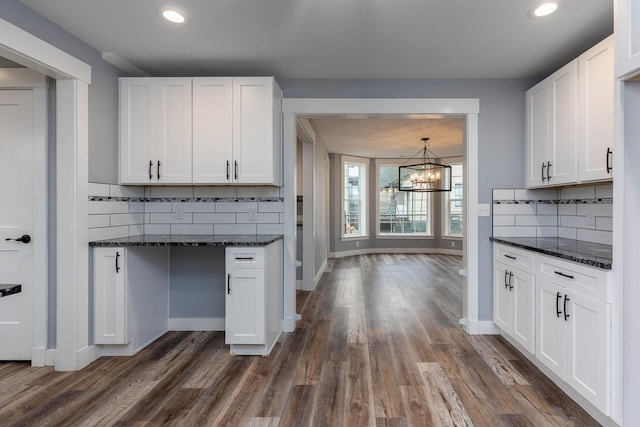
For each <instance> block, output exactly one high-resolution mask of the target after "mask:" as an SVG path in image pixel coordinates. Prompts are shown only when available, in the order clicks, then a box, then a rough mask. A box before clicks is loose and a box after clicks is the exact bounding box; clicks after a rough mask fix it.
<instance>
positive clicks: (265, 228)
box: [258, 224, 284, 234]
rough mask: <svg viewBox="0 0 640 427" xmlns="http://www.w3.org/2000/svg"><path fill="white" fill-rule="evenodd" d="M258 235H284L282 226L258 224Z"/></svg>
mask: <svg viewBox="0 0 640 427" xmlns="http://www.w3.org/2000/svg"><path fill="white" fill-rule="evenodd" d="M258 234H284V224H258Z"/></svg>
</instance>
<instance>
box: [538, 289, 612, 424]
mask: <svg viewBox="0 0 640 427" xmlns="http://www.w3.org/2000/svg"><path fill="white" fill-rule="evenodd" d="M536 306H537V316H536V318H537V324H536V342H537V345H536V357H537V358H538V360H540V362H542V363H543V364H544V365H545V366H547V367H548V368H549V369H551V370H552V371H553V372H554V373H555V374H556V375H558V376H559V377H560V378H561V379H562V380H564V381H565V382H567V384H569V385H570V386H571V387H573V388H574V389H575V390H576V391H578V392H579V393H580V394H581V395H582V396H584V397H585V398H586V399H587V400H588V401H589V402H591V403H592V404H593V405H594V406H596V407H597V408H598V409H599V410H600V411H602V412H603V413H605V414H609V412H610V393H611V390H610V384H611V378H610V354H611V330H610V324H611V312H610V305H609V304H607V303H605V302H602V301H598V300H596V299H593V298H590V297H588V296H585V295H583V294H581V293H579V292H576V291H572V290H570V289H567V288H565V287H563V286H560V285H558V284H556V283H553V282H550V281H548V280H545V279H537V282H536Z"/></svg>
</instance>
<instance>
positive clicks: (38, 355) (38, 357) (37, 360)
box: [31, 347, 47, 367]
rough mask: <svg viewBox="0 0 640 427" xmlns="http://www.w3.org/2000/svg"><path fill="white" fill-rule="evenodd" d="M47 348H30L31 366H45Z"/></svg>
mask: <svg viewBox="0 0 640 427" xmlns="http://www.w3.org/2000/svg"><path fill="white" fill-rule="evenodd" d="M46 364H47V349H46V348H44V347H34V348H32V349H31V366H34V367H35V366H38V367H40V366H47V365H46Z"/></svg>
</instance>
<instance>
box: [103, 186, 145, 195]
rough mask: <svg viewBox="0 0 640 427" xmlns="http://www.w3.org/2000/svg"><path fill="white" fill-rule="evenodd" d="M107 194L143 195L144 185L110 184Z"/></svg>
mask: <svg viewBox="0 0 640 427" xmlns="http://www.w3.org/2000/svg"><path fill="white" fill-rule="evenodd" d="M109 195H110V196H111V197H144V187H134V186H132V185H110V186H109Z"/></svg>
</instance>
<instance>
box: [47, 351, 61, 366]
mask: <svg viewBox="0 0 640 427" xmlns="http://www.w3.org/2000/svg"><path fill="white" fill-rule="evenodd" d="M57 358H58V350H56V349H55V348H50V349H48V350H47V355H46V362H45V363H46V366H56V359H57Z"/></svg>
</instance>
